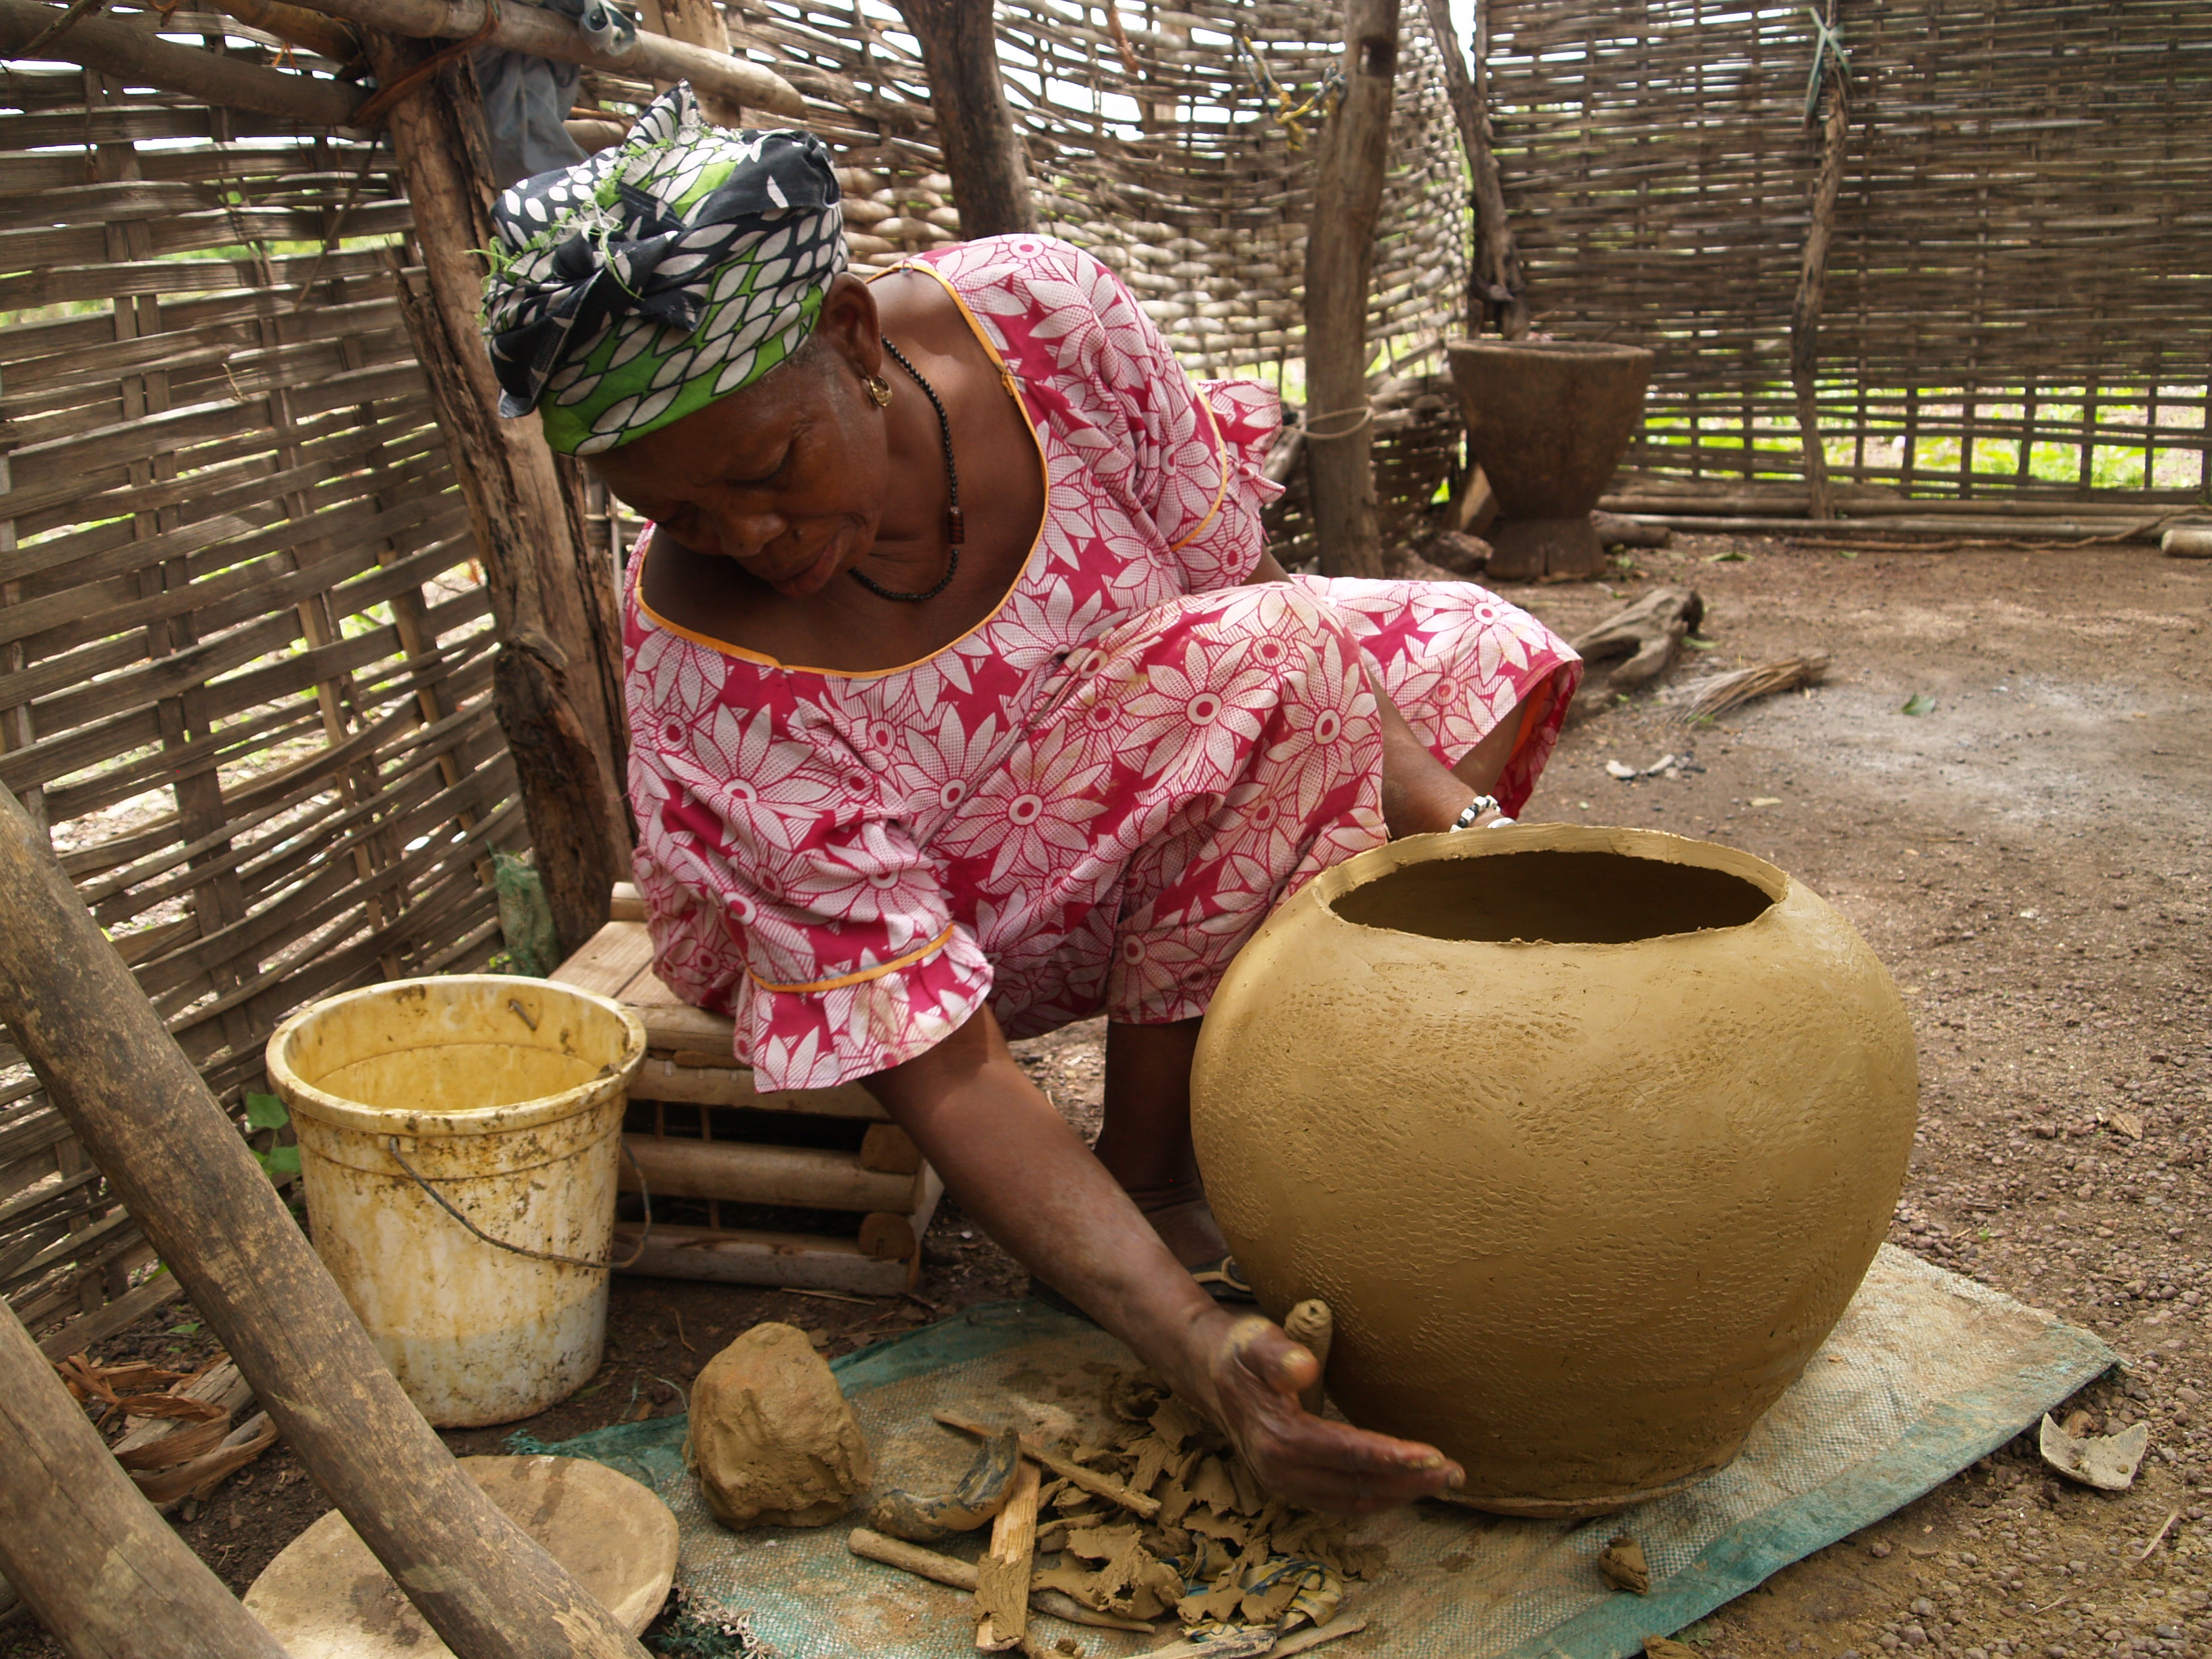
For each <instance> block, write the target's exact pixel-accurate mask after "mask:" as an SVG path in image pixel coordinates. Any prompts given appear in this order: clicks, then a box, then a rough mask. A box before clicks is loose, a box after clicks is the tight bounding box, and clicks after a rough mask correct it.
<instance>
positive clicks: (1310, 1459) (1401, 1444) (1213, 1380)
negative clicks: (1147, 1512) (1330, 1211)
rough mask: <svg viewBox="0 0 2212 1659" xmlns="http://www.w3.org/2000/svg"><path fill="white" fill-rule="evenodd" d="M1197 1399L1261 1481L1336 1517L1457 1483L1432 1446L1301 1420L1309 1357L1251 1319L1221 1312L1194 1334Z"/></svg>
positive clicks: (1311, 1371)
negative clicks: (1300, 1400)
mask: <svg viewBox="0 0 2212 1659" xmlns="http://www.w3.org/2000/svg"><path fill="white" fill-rule="evenodd" d="M1193 1337H1194V1344H1193V1346H1194V1352H1193V1353H1192V1355H1191V1358H1192V1361H1193V1369H1194V1371H1195V1372H1196V1376H1195V1378H1194V1383H1193V1385H1192V1387H1191V1392H1192V1393H1193V1394H1195V1395H1198V1396H1199V1403H1200V1404H1203V1405H1205V1406H1206V1407H1207V1408H1208V1409H1209V1410H1210V1412H1211V1413H1212V1417H1213V1419H1214V1420H1215V1421H1216V1422H1217V1423H1218V1424H1219V1425H1221V1428H1222V1430H1223V1431H1225V1433H1226V1434H1227V1435H1228V1436H1229V1437H1230V1439H1231V1442H1233V1443H1235V1445H1236V1447H1237V1450H1238V1451H1239V1452H1241V1453H1242V1454H1243V1458H1244V1462H1245V1463H1246V1464H1247V1465H1248V1466H1249V1468H1251V1470H1252V1473H1253V1474H1255V1475H1257V1476H1258V1477H1259V1480H1260V1483H1261V1485H1262V1486H1265V1487H1266V1488H1267V1490H1268V1491H1269V1492H1273V1493H1275V1494H1276V1495H1277V1496H1278V1497H1281V1498H1288V1499H1289V1500H1290V1501H1291V1503H1293V1504H1302V1505H1304V1507H1306V1508H1308V1509H1316V1510H1330V1511H1331V1512H1333V1513H1334V1514H1338V1515H1366V1514H1370V1513H1371V1512H1373V1511H1374V1510H1383V1509H1390V1508H1393V1507H1395V1505H1397V1504H1410V1503H1412V1502H1413V1500H1414V1499H1416V1498H1433V1497H1434V1496H1436V1494H1437V1493H1438V1492H1443V1491H1445V1490H1447V1489H1448V1488H1451V1487H1455V1486H1459V1485H1460V1483H1461V1482H1462V1480H1465V1479H1466V1474H1465V1472H1464V1471H1463V1470H1462V1469H1461V1468H1460V1467H1459V1465H1458V1464H1456V1463H1455V1462H1452V1461H1451V1460H1450V1459H1449V1458H1447V1457H1446V1456H1445V1455H1443V1453H1442V1452H1440V1451H1438V1450H1437V1449H1436V1448H1435V1447H1433V1446H1424V1445H1421V1444H1419V1443H1417V1442H1414V1441H1411V1440H1396V1439H1393V1438H1391V1437H1389V1436H1388V1435H1382V1434H1370V1433H1369V1432H1368V1431H1365V1430H1364V1429H1355V1428H1353V1427H1352V1426H1351V1425H1349V1424H1345V1423H1334V1422H1331V1421H1329V1420H1328V1419H1326V1418H1320V1417H1315V1416H1312V1415H1311V1414H1310V1413H1308V1412H1307V1411H1306V1410H1305V1409H1304V1407H1302V1406H1300V1405H1299V1404H1298V1395H1299V1393H1300V1391H1301V1390H1303V1389H1310V1388H1311V1387H1312V1386H1313V1385H1314V1383H1316V1382H1317V1381H1319V1380H1320V1367H1319V1365H1318V1364H1316V1362H1315V1359H1314V1357H1313V1355H1312V1354H1311V1353H1310V1352H1309V1351H1308V1350H1306V1349H1305V1348H1304V1347H1301V1346H1299V1345H1298V1344H1297V1343H1296V1342H1293V1341H1292V1340H1291V1339H1290V1338H1289V1337H1287V1336H1285V1334H1283V1332H1282V1330H1281V1329H1280V1328H1279V1327H1277V1326H1274V1325H1272V1324H1270V1323H1268V1322H1267V1321H1266V1320H1265V1319H1262V1318H1261V1317H1260V1316H1258V1315H1257V1314H1244V1315H1242V1316H1237V1315H1233V1314H1231V1313H1228V1312H1226V1311H1223V1312H1222V1313H1220V1314H1219V1315H1218V1316H1216V1317H1215V1318H1214V1319H1212V1320H1211V1321H1209V1322H1206V1325H1205V1326H1204V1327H1203V1328H1200V1329H1198V1330H1194V1332H1193Z"/></svg>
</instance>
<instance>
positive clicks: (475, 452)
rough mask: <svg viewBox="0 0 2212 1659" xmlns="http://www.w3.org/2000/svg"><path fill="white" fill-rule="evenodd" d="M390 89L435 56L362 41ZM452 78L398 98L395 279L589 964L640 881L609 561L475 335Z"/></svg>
mask: <svg viewBox="0 0 2212 1659" xmlns="http://www.w3.org/2000/svg"><path fill="white" fill-rule="evenodd" d="M362 37H363V43H364V45H365V46H366V47H367V49H368V57H369V61H370V63H371V64H372V65H373V66H374V69H375V71H376V76H377V79H378V80H379V81H380V82H382V83H383V84H385V85H386V86H390V85H391V84H392V83H393V82H395V81H397V80H398V78H399V77H400V76H403V75H404V74H405V73H406V72H407V71H408V70H410V69H412V68H413V67H414V66H415V65H416V64H417V63H419V62H420V61H421V60H422V58H425V57H427V56H428V55H429V53H430V52H432V51H433V50H434V48H433V46H430V45H429V44H428V43H425V42H422V41H418V40H406V39H403V38H402V37H400V36H398V35H396V34H391V33H386V32H385V31H384V30H381V29H374V28H364V29H363V30H362ZM471 85H472V83H471V82H469V81H468V80H467V79H465V69H464V68H463V67H462V66H460V65H454V66H452V67H449V68H447V69H446V70H441V72H440V73H438V74H437V75H435V76H432V77H431V78H430V79H429V80H428V81H426V82H423V84H422V86H421V87H419V88H416V91H415V92H414V93H413V94H410V96H408V97H406V98H403V99H402V100H400V101H399V102H398V105H396V106H394V107H393V109H392V112H391V114H390V116H389V117H388V124H389V129H390V131H391V134H392V149H393V152H394V154H395V155H396V156H397V158H398V162H399V171H400V176H401V177H402V179H404V181H405V183H406V186H407V197H408V202H409V204H410V206H411V207H412V209H413V210H414V216H415V236H416V242H417V244H418V246H420V247H421V249H422V263H423V264H424V266H425V268H426V270H425V277H424V282H423V284H422V287H421V288H420V289H417V288H416V286H415V285H414V284H413V283H410V282H409V281H408V280H407V279H406V278H405V277H404V276H402V275H398V273H397V272H396V271H395V276H396V278H397V282H398V290H399V301H400V313H401V315H402V316H403V317H404V319H405V320H406V324H407V329H408V332H409V334H410V336H411V337H413V340H414V343H415V349H416V355H417V356H420V358H421V359H422V369H423V373H424V374H426V375H427V376H428V379H429V382H430V392H431V396H432V398H434V399H435V403H436V405H437V409H438V414H439V417H440V418H439V424H440V426H441V428H443V429H444V432H445V435H446V442H447V447H448V448H449V449H450V450H451V451H452V453H453V471H454V473H455V475H456V476H457V477H458V478H459V482H460V486H461V493H462V495H463V497H464V498H465V500H466V501H467V502H468V507H469V519H470V522H471V525H472V526H473V527H474V529H475V531H476V540H477V549H478V550H479V551H480V552H481V553H482V555H483V562H484V576H485V584H486V586H487V588H488V590H489V596H490V599H491V609H492V623H493V626H494V627H495V629H497V631H498V635H499V641H500V649H499V655H498V658H497V659H496V661H495V665H494V670H493V699H494V706H495V709H496V711H497V713H498V715H499V723H500V728H501V731H502V732H505V733H506V735H507V749H508V750H509V752H510V753H511V754H512V755H513V757H514V769H515V775H516V778H517V780H518V781H519V782H520V787H521V793H522V805H523V811H524V813H525V815H526V817H527V818H528V819H529V823H530V839H531V842H532V845H533V846H534V847H535V848H537V852H538V874H539V875H540V876H541V877H542V878H544V883H545V896H546V900H547V902H548V903H549V904H550V906H551V908H552V911H553V926H554V928H555V930H556V932H557V933H559V934H560V936H561V948H562V951H563V952H564V953H572V952H574V951H579V950H580V949H582V948H583V946H584V945H585V943H586V941H587V940H589V939H590V938H591V937H592V934H593V933H597V932H598V931H599V928H600V927H601V926H602V925H604V924H605V921H606V919H607V904H608V896H609V894H610V892H611V890H612V888H613V885H614V884H615V883H616V882H617V881H627V880H628V879H629V849H630V833H629V809H628V807H627V806H626V805H625V804H624V802H623V787H622V779H623V769H624V758H623V757H624V749H625V744H624V742H623V738H624V735H625V731H626V728H625V726H624V723H623V700H622V629H621V624H620V621H619V618H618V617H617V613H616V609H615V595H614V574H613V570H612V568H611V562H610V561H608V560H607V559H605V558H603V557H594V556H592V553H591V552H590V550H589V547H590V544H589V541H588V539H587V538H586V536H585V534H584V507H583V499H582V491H581V489H580V488H578V487H577V483H578V481H577V479H576V478H575V477H574V474H573V473H568V474H564V473H563V471H562V468H561V465H559V463H557V462H556V459H555V458H554V455H553V452H552V451H551V450H550V449H548V448H547V447H545V439H544V435H543V434H542V433H541V432H540V431H539V429H538V422H537V421H536V420H534V419H530V420H520V421H505V420H501V418H500V416H499V412H498V411H499V384H498V381H497V380H496V379H495V377H494V376H493V374H492V370H491V360H490V358H489V356H487V355H486V354H485V351H484V347H483V336H482V335H481V334H480V333H479V332H478V330H477V313H478V312H479V310H480V308H481V307H482V305H483V275H484V267H483V259H482V258H481V257H480V256H479V255H478V254H477V249H478V248H482V247H486V246H489V245H490V240H491V229H490V225H489V220H488V219H487V217H486V215H485V188H484V185H483V180H485V179H487V178H488V177H489V173H488V170H487V169H486V168H485V167H484V166H483V157H482V149H483V144H482V139H481V137H480V131H479V127H478V122H477V112H475V111H474V110H473V109H471V108H470V107H469V104H470V103H471V102H472V101H473V94H472V92H471V90H470V88H471Z"/></svg>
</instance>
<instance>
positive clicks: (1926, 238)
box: [1486, 0, 2212, 500]
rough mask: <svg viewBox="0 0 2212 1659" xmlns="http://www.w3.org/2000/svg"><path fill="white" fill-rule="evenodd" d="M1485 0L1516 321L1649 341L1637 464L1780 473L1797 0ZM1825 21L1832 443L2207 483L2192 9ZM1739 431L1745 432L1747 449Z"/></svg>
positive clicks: (2211, 157) (1886, 459) (2098, 482)
mask: <svg viewBox="0 0 2212 1659" xmlns="http://www.w3.org/2000/svg"><path fill="white" fill-rule="evenodd" d="M1486 6H1487V27H1488V30H1489V38H1490V55H1489V60H1488V61H1489V67H1490V76H1491V96H1492V106H1493V108H1494V109H1495V111H1496V112H1497V114H1496V123H1495V125H1496V128H1497V135H1498V148H1499V159H1500V165H1501V167H1502V169H1503V171H1504V175H1505V182H1506V188H1507V197H1508V203H1509V207H1510V210H1511V213H1512V216H1513V220H1514V228H1515V233H1516V236H1517V237H1518V239H1519V241H1520V245H1521V247H1522V252H1523V253H1524V255H1525V256H1526V259H1527V263H1528V267H1529V273H1530V274H1529V289H1530V295H1531V298H1532V300H1533V301H1534V305H1535V308H1536V310H1537V312H1538V313H1539V316H1540V319H1541V321H1540V326H1545V327H1548V328H1550V329H1552V330H1553V331H1557V332H1559V333H1560V334H1562V335H1567V336H1572V337H1581V338H1593V337H1604V338H1608V339H1614V340H1624V341H1634V342H1637V343H1644V344H1648V345H1650V346H1652V347H1654V348H1656V349H1657V351H1658V352H1659V354H1660V362H1659V366H1658V371H1657V378H1656V381H1655V384H1654V387H1653V392H1652V400H1651V406H1650V410H1651V415H1652V417H1653V419H1652V421H1651V422H1650V423H1648V424H1647V428H1646V430H1645V433H1644V438H1643V440H1642V441H1641V442H1640V444H1639V447H1638V450H1637V451H1636V452H1635V453H1632V456H1631V458H1630V460H1631V464H1632V465H1644V466H1653V467H1667V468H1672V469H1677V470H1686V471H1697V472H1701V473H1704V474H1707V475H1719V476H1723V477H1726V476H1731V475H1741V474H1743V473H1745V472H1749V471H1756V472H1761V473H1794V472H1796V471H1797V470H1798V463H1797V459H1796V422H1795V419H1794V416H1793V412H1792V406H1791V401H1790V384H1789V353H1790V302H1791V298H1792V295H1793V293H1794V291H1795V288H1796V279H1797V268H1798V263H1799V252H1800V249H1801V248H1802V244H1803V239H1804V234H1805V229H1806V223H1807V220H1808V212H1809V203H1810V196H1811V191H1812V184H1813V177H1814V167H1815V164H1816V161H1817V158H1818V139H1817V137H1816V135H1815V134H1814V132H1813V131H1809V130H1808V128H1807V127H1806V126H1805V125H1804V111H1805V90H1806V82H1807V78H1808V73H1809V71H1810V69H1811V64H1812V46H1813V32H1812V27H1811V25H1810V23H1809V21H1808V18H1807V15H1806V10H1805V8H1804V7H1803V6H1802V5H1798V4H1790V5H1780V4H1769V5H1761V6H1755V7H1745V6H1741V5H1737V4H1734V3H1723V0H1640V3H1631V4H1628V5H1625V6H1624V5H1619V4H1613V3H1607V4H1594V3H1588V0H1486ZM1838 17H1839V21H1840V22H1841V24H1842V27H1843V30H1844V39H1845V44H1846V46H1847V47H1848V49H1849V51H1850V65H1851V79H1852V86H1853V100H1852V108H1853V118H1852V123H1851V129H1850V150H1849V155H1850V161H1849V166H1848V168H1847V170H1846V173H1845V175H1844V191H1843V197H1842V202H1841V206H1840V212H1839V215H1838V222H1837V234H1836V240H1835V246H1834V252H1833V255H1832V260H1831V264H1830V274H1829V277H1828V286H1827V300H1826V310H1825V314H1824V317H1823V319H1822V324H1821V329H1820V343H1821V353H1820V369H1821V378H1822V382H1823V388H1822V398H1823V404H1824V408H1823V432H1824V436H1825V437H1826V439H1827V441H1828V453H1829V456H1830V460H1831V465H1832V466H1837V467H1839V468H1840V469H1841V471H1842V474H1843V476H1844V477H1855V478H1857V479H1860V480H1862V481H1865V482H1869V483H1881V484H1890V485H1899V486H1902V487H1904V488H1905V489H1909V490H1911V491H1912V492H1914V493H1920V494H1937V495H1943V494H1948V495H1966V494H1974V495H1999V494H2036V493H2048V494H2053V495H2075V494H2086V493H2087V492H2089V491H2091V490H2093V489H2101V490H2106V491H2110V492H2112V493H2114V494H2117V495H2136V496H2142V497H2144V498H2163V499H2182V500H2187V499H2192V498H2195V499H2201V498H2203V495H2204V494H2205V491H2206V488H2207V485H2208V484H2212V474H2208V472H2207V469H2206V456H2207V449H2208V446H2212V435H2209V434H2208V432H2207V429H2206V423H2205V412H2206V394H2205V388H2206V385H2207V381H2208V380H2212V208H2208V205H2207V204H2212V33H2208V32H2207V31H2206V30H2205V29H2204V28H2203V27H2201V26H2200V25H2201V15H2194V14H2192V12H2191V9H2190V8H2187V7H2175V6H2172V5H2166V4H2162V3H2156V0H1883V3H1879V4H1877V3H1875V0H1840V5H1839V9H1838ZM1670 426H1671V428H1672V429H1671V430H1670V429H1667V428H1669V427H1670ZM1747 434H1748V435H1752V436H1753V438H1754V439H1755V440H1756V441H1758V442H1759V443H1760V444H1762V445H1765V446H1766V447H1765V448H1764V449H1763V450H1761V451H1760V452H1759V453H1753V454H1747V451H1746V450H1745V448H1744V447H1743V444H1744V440H1745V437H1746V435H1747ZM2145 447H2149V448H2152V449H2154V451H2155V452H2156V453H2155V454H2154V456H2153V457H2152V458H2151V459H2152V460H2153V462H2154V471H2152V473H2151V474H2150V475H2149V476H2146V474H2145V470H2144V467H2143V465H2142V461H2141V460H2139V459H2136V457H2135V456H2134V455H2133V454H2132V453H2130V452H2136V451H2140V450H2142V449H2143V448H2145Z"/></svg>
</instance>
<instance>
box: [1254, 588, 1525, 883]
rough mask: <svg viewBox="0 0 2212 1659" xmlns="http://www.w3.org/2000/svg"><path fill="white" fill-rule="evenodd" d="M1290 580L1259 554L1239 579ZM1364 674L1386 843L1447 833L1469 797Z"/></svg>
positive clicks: (1471, 794)
mask: <svg viewBox="0 0 2212 1659" xmlns="http://www.w3.org/2000/svg"><path fill="white" fill-rule="evenodd" d="M1290 579H1291V573H1290V572H1289V571H1287V570H1285V569H1284V568H1283V567H1282V566H1281V565H1280V564H1279V563H1278V562H1276V559H1275V556H1274V555H1273V553H1272V552H1269V551H1267V550H1265V549H1262V550H1261V553H1260V562H1259V563H1258V564H1256V565H1255V566H1254V567H1253V568H1252V574H1250V575H1249V576H1247V577H1246V578H1245V579H1244V586H1247V587H1255V586H1259V585H1260V584H1261V583H1262V582H1286V581H1288V580H1290ZM1366 672H1367V689H1368V690H1370V691H1372V692H1373V693H1374V694H1375V708H1376V714H1378V715H1379V716H1380V717H1381V719H1382V721H1383V823H1384V824H1385V825H1386V826H1388V828H1389V831H1390V838H1391V839H1392V840H1393V841H1395V840H1396V839H1397V838H1398V837H1399V836H1419V835H1425V834H1430V833H1433V832H1435V831H1437V830H1443V829H1450V828H1451V827H1452V825H1453V824H1455V823H1457V822H1458V821H1459V815H1460V814H1461V813H1462V812H1464V811H1466V810H1467V807H1468V802H1469V801H1471V800H1473V799H1474V796H1475V792H1474V790H1473V789H1470V788H1469V787H1468V786H1467V785H1466V784H1465V783H1463V782H1462V781H1460V779H1459V776H1458V775H1456V774H1455V773H1454V772H1452V771H1451V770H1450V769H1448V768H1447V767H1445V766H1444V765H1443V763H1441V762H1439V761H1438V760H1437V757H1435V756H1434V755H1431V753H1430V752H1429V746H1428V744H1425V743H1423V742H1422V741H1421V740H1420V738H1419V737H1417V736H1415V735H1414V732H1413V727H1412V726H1408V725H1407V723H1406V717H1405V716H1404V715H1403V714H1400V713H1399V712H1398V705H1397V704H1396V703H1395V702H1391V701H1390V695H1389V692H1387V691H1385V690H1383V687H1382V685H1381V684H1380V683H1379V682H1377V681H1376V678H1375V670H1374V667H1373V665H1371V664H1370V665H1369V666H1368V668H1367V670H1366ZM1497 816H1498V814H1497V813H1496V812H1495V811H1490V812H1486V813H1484V814H1483V815H1482V816H1481V817H1479V818H1477V819H1476V820H1475V822H1476V823H1478V824H1483V823H1489V822H1490V821H1491V820H1492V818H1494V817H1497Z"/></svg>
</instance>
